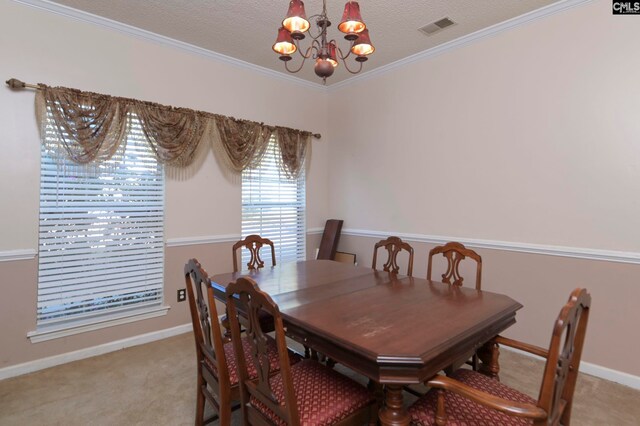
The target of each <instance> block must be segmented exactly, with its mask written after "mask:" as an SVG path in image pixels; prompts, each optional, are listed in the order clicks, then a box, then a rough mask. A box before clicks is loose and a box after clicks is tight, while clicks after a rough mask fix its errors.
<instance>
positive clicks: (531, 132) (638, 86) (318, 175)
mask: <svg viewBox="0 0 640 426" xmlns="http://www.w3.org/2000/svg"><path fill="white" fill-rule="evenodd" d="M610 7H611V6H610V2H607V1H605V0H597V1H593V2H591V3H588V4H586V5H583V6H580V7H576V8H574V9H571V10H568V11H565V12H561V13H558V14H555V15H553V16H550V17H547V18H544V19H541V20H538V21H535V22H532V23H529V24H526V25H523V26H520V27H517V28H515V29H512V30H509V31H505V32H503V33H500V34H497V35H494V36H492V37H489V38H485V39H482V40H479V41H476V42H474V43H472V44H469V45H467V46H464V47H461V48H458V49H455V50H451V51H448V52H445V53H443V54H441V55H439V56H436V57H432V58H427V59H424V60H422V61H417V62H414V63H412V64H410V65H407V66H405V67H402V68H397V69H396V70H394V71H392V72H389V73H386V74H382V75H379V76H375V77H372V78H369V79H363V80H360V81H358V82H355V83H353V84H352V85H348V86H344V87H341V88H340V89H339V90H332V91H329V93H328V94H325V93H323V92H320V91H316V90H313V89H309V88H306V87H303V86H298V85H295V84H291V83H287V82H283V81H281V80H278V79H273V78H271V77H268V76H263V75H261V74H259V73H255V72H252V71H249V70H245V69H242V68H237V67H233V66H230V65H227V64H223V63H220V62H217V61H214V60H211V59H208V58H205V57H201V56H198V55H195V54H189V53H185V52H183V51H180V50H177V49H174V48H170V47H166V46H163V45H160V44H155V43H151V42H148V41H144V40H141V39H137V38H134V37H130V36H126V35H122V34H119V33H117V32H114V31H111V30H107V29H102V28H99V27H96V26H92V25H88V24H84V23H80V22H76V21H73V20H69V19H67V18H63V17H59V16H56V15H53V14H49V13H46V12H41V11H38V10H35V9H31V8H28V7H25V6H21V5H18V4H16V3H13V2H10V1H8V0H1V1H0V51H1V52H3V58H5V59H3V60H2V61H0V75H2V76H3V77H4V78H9V77H14V76H15V77H18V78H21V79H23V80H25V81H29V82H44V83H48V84H54V85H55V84H59V85H66V86H71V87H78V88H82V89H87V90H93V91H98V92H104V93H110V94H114V95H121V96H129V97H135V98H140V99H147V100H152V101H157V102H162V103H167V104H173V105H181V106H188V107H192V108H197V109H203V110H207V111H211V112H217V113H221V114H227V115H232V116H236V117H240V118H247V119H253V120H259V121H265V122H267V123H271V124H280V125H288V126H292V127H298V128H303V129H309V130H313V131H319V132H322V133H323V139H322V141H316V142H314V144H313V156H312V161H311V169H310V171H309V175H308V182H307V185H308V187H307V188H308V197H307V204H308V219H307V226H308V227H309V228H316V227H320V226H322V225H323V223H324V220H325V219H326V218H328V217H337V218H342V219H344V220H345V228H346V229H365V230H373V231H383V232H390V233H410V234H428V235H443V236H451V237H453V238H462V239H486V240H497V241H506V242H513V243H533V244H542V245H548V246H551V247H553V246H556V245H560V246H569V247H577V248H586V249H594V250H619V251H626V252H632V253H637V252H640V249H639V244H640V243H639V241H640V238H639V237H640V227H638V226H637V218H638V217H640V215H639V213H640V203H638V202H637V199H638V197H637V196H636V194H638V193H640V191H638V190H639V189H640V144H639V143H638V135H640V120H638V118H637V112H638V111H640V80H638V79H637V75H640V56H638V55H637V54H634V53H635V52H634V50H633V43H632V41H633V40H637V39H638V38H639V36H640V26H638V25H637V23H636V21H635V20H634V19H633V17H613V16H611V12H610ZM176 82H181V83H180V84H176ZM292 97H296V99H300V100H302V102H301V103H300V105H299V106H297V107H296V108H290V107H287V104H286V100H287V99H290V98H292ZM279 100H281V101H280V102H278V101H279ZM32 104H33V93H31V92H28V91H25V92H16V93H12V92H10V91H8V90H6V89H1V88H0V129H2V130H1V133H2V144H1V146H2V149H3V155H2V156H0V194H2V196H3V199H4V200H10V204H8V203H6V202H5V204H4V205H3V208H2V209H1V210H0V229H1V233H2V234H1V238H0V251H3V250H16V249H35V248H37V220H38V219H37V210H38V178H39V173H38V168H39V158H40V155H39V141H38V137H37V132H36V128H35V120H34V118H33V105H32ZM329 107H330V108H329ZM329 123H331V126H329ZM200 160H201V161H200V162H199V163H198V165H197V166H196V167H195V168H194V169H192V170H189V171H188V172H185V173H182V174H181V175H180V176H173V177H172V178H169V179H168V181H167V207H166V236H167V238H184V237H199V236H209V235H227V234H238V233H239V232H240V220H239V212H240V190H239V184H238V182H237V181H234V180H233V179H230V178H229V177H228V176H226V175H225V174H224V172H223V170H222V169H221V168H220V167H219V166H218V165H217V163H216V160H215V159H214V158H213V155H212V154H211V152H210V151H208V150H207V151H206V152H204V153H203V155H202V157H201V158H200ZM328 188H331V190H330V191H329V190H328ZM196 193H197V194H199V195H201V197H200V201H201V204H200V208H198V209H189V203H188V200H189V199H190V198H191V197H192V196H193V195H194V194H196ZM7 206H8V207H7ZM318 241H319V235H313V236H311V237H310V239H309V241H308V251H309V254H312V251H313V249H314V248H315V246H316V245H317V242H318ZM373 241H374V239H372V238H365V237H356V236H350V235H343V237H342V239H341V244H340V248H341V249H342V250H345V251H353V252H356V253H357V254H358V261H359V263H360V264H361V265H368V264H369V263H370V261H371V248H372V244H373ZM412 244H413V245H414V246H415V247H416V262H415V275H418V276H422V275H424V269H425V267H426V253H427V250H428V248H430V246H429V245H427V244H423V243H416V242H412ZM228 252H229V247H228V244H227V243H223V244H217V245H195V246H188V247H169V248H167V251H166V258H167V260H166V294H167V300H168V302H169V304H171V305H172V308H171V310H170V311H169V314H168V315H167V316H166V317H162V318H156V319H151V320H145V321H141V322H138V323H135V324H127V325H123V326H118V327H114V328H110V329H106V330H101V331H97V332H92V333H84V334H80V335H76V336H71V337H68V338H64V339H58V340H54V341H49V342H43V343H39V344H31V343H29V341H28V340H27V339H26V333H27V332H28V331H31V330H33V329H34V328H35V301H36V286H37V282H36V274H37V261H36V260H26V261H15V262H0V286H2V292H3V293H2V295H3V297H2V298H0V342H1V345H0V347H1V349H0V368H2V367H5V366H8V365H13V364H17V363H20V362H25V361H29V360H33V359H38V358H42V357H46V356H51V355H55V354H59V353H63V352H68V351H72V350H76V349H80V348H83V347H90V346H93V345H98V344H100V343H104V342H108V341H113V340H117V339H122V338H126V337H130V336H134V335H137V334H142V333H146V332H150V331H154V330H160V329H163V328H168V327H172V326H174V325H179V324H184V323H186V322H188V316H187V308H186V305H184V304H179V305H178V304H176V303H173V300H174V297H175V296H174V295H175V290H176V289H177V288H178V287H179V286H181V281H182V277H181V274H180V270H181V269H182V265H183V263H184V261H185V260H186V259H187V258H188V257H193V256H195V257H198V258H200V260H201V261H202V263H203V264H204V265H205V267H206V268H207V269H208V270H209V272H211V273H216V272H221V271H222V270H224V271H226V270H228V269H230V259H229V258H228V256H229V253H228ZM479 252H480V253H481V254H482V256H483V258H484V277H483V279H484V282H483V287H484V288H486V289H487V290H490V291H498V292H503V293H506V294H508V295H510V296H511V297H513V298H514V299H516V300H518V301H520V302H521V303H522V304H523V305H524V306H525V307H524V308H523V310H522V311H520V312H519V314H518V324H517V325H516V326H514V327H513V328H511V329H510V330H509V331H508V333H507V334H508V335H510V336H512V337H516V338H522V339H524V340H527V341H530V342H532V343H537V344H540V345H545V344H546V342H547V339H548V336H549V332H550V328H551V324H552V321H553V318H554V317H555V316H556V315H557V312H558V309H559V307H560V305H561V304H562V303H563V302H564V301H565V300H566V298H567V296H568V293H569V291H570V290H571V289H572V288H574V287H576V286H586V287H588V288H589V289H590V291H591V293H592V294H593V297H594V309H593V313H592V320H591V323H590V329H589V332H588V336H587V346H586V352H585V360H586V361H589V362H592V363H595V364H598V365H601V366H604V367H609V368H612V369H614V370H619V371H622V372H627V373H630V374H635V375H640V370H638V366H637V364H636V363H634V362H633V359H632V354H635V353H638V352H639V351H640V346H639V345H640V343H638V340H637V339H634V338H633V337H634V336H635V335H636V334H637V333H636V332H635V327H636V325H637V324H638V323H639V319H640V318H639V316H638V314H637V313H636V310H635V309H634V308H633V307H632V303H634V302H635V301H636V300H637V299H638V298H640V288H638V286H637V282H638V281H639V279H640V266H638V265H634V264H623V263H611V262H602V261H588V260H580V259H569V258H564V257H554V256H542V255H533V254H525V253H514V252H509V251H498V250H487V249H483V250H482V249H481V250H479Z"/></svg>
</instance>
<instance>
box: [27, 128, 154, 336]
mask: <svg viewBox="0 0 640 426" xmlns="http://www.w3.org/2000/svg"><path fill="white" fill-rule="evenodd" d="M45 131H46V135H47V137H50V138H55V137H56V136H55V132H53V131H52V127H51V125H48V126H47V127H46V128H45ZM66 161H68V160H66ZM60 162H61V160H59V159H57V160H55V161H54V159H52V158H51V156H50V155H49V154H48V153H47V151H46V150H45V149H43V150H42V162H41V182H40V197H41V198H40V231H39V268H38V306H37V321H38V328H41V327H47V326H51V325H56V324H59V323H62V322H69V321H71V323H74V322H73V321H75V320H77V321H81V320H87V321H91V320H92V318H93V317H97V319H100V318H104V316H105V315H114V314H118V313H123V314H124V313H127V312H129V311H131V310H134V309H138V308H142V307H151V306H160V305H161V303H162V287H163V271H164V250H163V242H164V232H163V227H164V173H163V168H162V166H161V165H160V164H158V162H157V161H156V159H155V157H154V155H153V152H152V151H151V148H150V147H149V146H148V144H147V143H146V140H145V138H144V136H143V133H142V129H141V127H140V123H139V122H138V121H137V119H136V118H135V117H132V122H131V128H130V130H129V132H128V139H127V145H126V150H125V152H124V157H123V159H122V161H121V162H119V163H115V162H111V163H107V164H102V165H100V166H97V170H96V171H92V172H87V171H84V170H83V169H82V168H81V167H77V166H74V165H73V164H72V163H71V162H67V163H62V164H60Z"/></svg>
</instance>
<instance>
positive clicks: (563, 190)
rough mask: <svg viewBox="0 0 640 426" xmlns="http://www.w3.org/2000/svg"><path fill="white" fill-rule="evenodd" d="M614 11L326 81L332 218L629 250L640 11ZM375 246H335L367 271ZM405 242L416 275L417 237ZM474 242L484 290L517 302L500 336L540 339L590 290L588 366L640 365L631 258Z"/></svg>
mask: <svg viewBox="0 0 640 426" xmlns="http://www.w3.org/2000/svg"><path fill="white" fill-rule="evenodd" d="M620 18H621V17H619V16H612V15H611V2H610V1H605V0H601V1H593V2H590V3H586V4H584V5H582V6H579V7H575V8H573V9H570V10H567V11H564V12H561V13H557V14H555V15H552V16H548V17H546V18H544V19H540V20H537V21H535V22H531V23H528V24H526V25H522V26H519V27H517V28H514V29H511V30H508V31H504V32H502V33H499V34H497V35H494V36H492V37H488V38H484V39H482V40H479V41H476V42H473V43H471V44H468V45H466V46H463V47H460V48H456V49H454V50H449V51H447V52H445V53H442V54H440V55H438V56H435V57H431V58H427V59H424V60H421V61H418V62H414V63H412V64H410V65H407V66H404V67H400V68H397V69H395V70H393V71H390V72H388V73H385V74H381V75H378V76H375V77H372V78H368V79H362V80H361V81H359V82H357V83H355V84H351V85H348V86H345V87H341V88H340V89H339V90H333V91H330V102H331V108H330V110H329V120H330V123H331V128H330V132H331V135H330V136H331V148H330V158H331V159H332V173H331V175H330V187H331V191H330V206H331V211H330V213H331V216H332V217H337V218H341V219H344V220H345V224H344V226H345V228H346V229H347V230H349V229H357V230H370V231H380V232H388V233H406V234H418V235H432V236H449V237H451V238H454V239H484V240H494V241H503V242H507V243H516V244H517V243H529V244H541V245H548V246H552V247H551V248H552V249H553V246H568V247H576V248H582V249H594V250H618V251H626V252H632V253H638V252H640V226H638V223H639V222H638V218H640V202H638V200H639V199H640V198H639V196H638V194H640V119H639V118H638V112H639V111H640V79H639V78H638V76H639V75H640V55H638V54H637V53H636V52H635V51H634V49H633V47H632V44H631V43H632V42H631V41H632V40H638V39H640V25H639V23H640V21H638V20H637V19H620ZM622 18H626V17H622ZM418 239H420V238H418ZM373 241H374V240H373V239H371V238H364V237H355V236H351V237H350V236H343V237H342V239H341V243H340V249H341V250H345V251H355V252H356V253H357V254H358V260H359V262H360V264H365V265H369V264H370V261H371V250H372V247H373ZM412 244H414V245H416V249H417V251H418V253H417V256H416V261H415V265H416V266H415V270H416V275H419V276H424V270H425V268H426V253H427V248H428V247H427V246H426V245H425V244H419V243H412ZM479 251H480V252H481V254H482V255H483V257H484V262H485V265H484V285H483V287H485V288H487V289H489V290H495V291H499V292H504V293H506V294H508V295H510V296H512V297H513V298H514V299H516V300H518V301H519V302H521V303H522V304H523V305H524V306H525V308H524V309H523V310H522V311H521V312H520V313H519V314H518V324H517V325H516V326H515V327H513V329H512V330H509V332H508V334H509V335H511V336H514V337H517V338H522V339H524V340H529V341H532V343H537V344H541V345H547V344H548V338H549V335H550V334H549V333H550V330H551V324H552V321H553V319H554V318H555V317H556V316H557V314H558V312H559V308H560V306H561V305H562V304H563V303H564V302H565V301H566V299H567V297H568V295H569V292H570V290H571V289H573V288H574V287H577V286H585V287H587V288H589V290H590V291H591V293H592V294H593V316H592V320H591V323H590V329H589V331H588V335H587V342H586V352H585V360H586V361H588V362H592V363H595V364H598V365H601V366H605V367H609V368H611V369H614V370H619V371H623V372H627V373H630V374H635V375H640V369H639V367H638V364H637V362H635V359H634V354H637V353H638V352H640V342H639V341H638V339H636V338H635V336H636V335H637V334H638V333H637V326H638V325H639V324H640V315H639V314H638V310H637V309H636V307H635V302H636V301H637V300H640V286H639V283H640V265H637V264H617V263H608V262H602V261H588V260H576V259H569V258H564V257H552V256H541V255H533V254H524V253H520V254H518V253H513V252H505V251H496V250H479ZM443 320H446V319H443Z"/></svg>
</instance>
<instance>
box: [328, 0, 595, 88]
mask: <svg viewBox="0 0 640 426" xmlns="http://www.w3.org/2000/svg"><path fill="white" fill-rule="evenodd" d="M591 1H593V0H561V1H559V2H557V3H553V4H550V5H548V6H544V7H541V8H540V9H536V10H532V11H531V12H527V13H525V14H523V15H520V16H516V17H515V18H511V19H508V20H506V21H503V22H500V23H497V24H495V25H492V26H490V27H487V28H483V29H481V30H478V31H476V32H474V33H471V34H467V35H464V36H462V37H459V38H457V39H455V40H451V41H448V42H446V43H442V44H439V45H437V46H435V47H432V48H431V49H427V50H423V51H422V52H418V53H416V54H414V55H411V56H407V57H406V58H403V59H400V60H397V61H395V62H391V63H390V64H387V65H383V66H381V67H378V68H374V69H372V70H371V71H366V72H363V73H360V74H358V75H355V76H353V77H350V78H349V79H347V80H343V81H340V82H338V83H334V84H331V85H330V86H327V91H328V92H334V91H336V90H340V89H344V88H345V87H347V86H350V85H352V84H354V83H357V82H361V81H365V80H368V79H370V78H373V77H378V76H380V75H383V74H386V73H388V72H391V71H393V70H396V69H398V68H402V67H405V66H407V65H409V64H412V63H414V62H417V61H422V60H424V59H427V58H431V57H434V56H437V55H439V54H441V53H444V52H447V51H449V50H453V49H457V48H459V47H462V46H466V45H467V44H470V43H473V42H475V41H477V40H480V39H483V38H486V37H490V36H493V35H495V34H498V33H501V32H503V31H507V30H510V29H512V28H515V27H519V26H521V25H525V24H528V23H529V22H532V21H535V20H537V19H540V18H544V17H547V16H550V15H553V14H556V13H558V12H562V11H565V10H567V9H571V8H573V7H576V6H580V5H583V4H586V3H589V2H591Z"/></svg>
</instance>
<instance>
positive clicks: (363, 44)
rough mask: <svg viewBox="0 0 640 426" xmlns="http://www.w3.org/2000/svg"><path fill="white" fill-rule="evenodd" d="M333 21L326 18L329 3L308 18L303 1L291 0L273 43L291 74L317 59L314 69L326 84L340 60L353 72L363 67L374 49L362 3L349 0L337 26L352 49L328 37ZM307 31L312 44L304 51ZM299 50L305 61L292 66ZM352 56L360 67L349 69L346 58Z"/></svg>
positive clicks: (348, 69)
mask: <svg viewBox="0 0 640 426" xmlns="http://www.w3.org/2000/svg"><path fill="white" fill-rule="evenodd" d="M314 19H315V24H316V26H317V29H315V30H313V31H312V28H311V24H310V23H309V21H312V20H314ZM330 25H331V22H330V21H329V19H328V18H327V2H326V0H323V1H322V13H320V14H318V15H312V16H310V17H309V19H307V17H306V13H305V11H304V3H303V2H302V1H301V0H291V2H289V11H288V12H287V16H286V17H285V18H284V20H283V21H282V26H281V27H280V29H279V30H278V38H277V39H276V42H275V44H274V45H273V50H274V51H275V52H276V53H278V54H280V60H281V61H283V62H284V66H285V68H286V70H287V71H289V72H290V73H296V72H298V71H300V70H301V69H302V67H303V66H304V63H305V61H306V60H307V59H309V58H312V59H315V62H316V63H315V65H314V71H315V72H316V75H317V76H318V77H320V78H322V81H323V83H324V84H326V82H327V77H331V75H332V74H333V71H334V69H335V68H336V67H337V66H338V59H340V60H341V61H342V62H343V63H344V67H345V68H346V69H347V71H349V72H350V73H351V74H357V73H359V72H360V71H361V70H362V64H363V63H364V62H365V61H366V60H367V59H368V58H367V56H368V55H370V54H372V53H373V51H374V50H375V48H374V47H373V45H372V44H371V40H370V39H369V30H368V29H367V26H366V25H365V23H364V22H363V21H362V17H361V16H360V5H359V4H358V2H357V1H348V2H347V4H345V5H344V13H343V14H342V20H341V21H340V24H338V29H339V30H340V31H341V32H343V33H344V34H345V36H344V38H345V39H346V40H347V41H349V42H350V46H349V51H348V52H347V54H346V55H345V54H343V52H342V50H341V49H340V48H339V47H338V44H337V43H336V41H335V40H330V41H328V40H327V28H329V26H330ZM305 33H307V34H308V35H309V37H310V38H311V45H310V46H309V47H307V49H306V50H305V51H304V53H303V52H302V49H301V47H300V44H299V43H300V41H301V40H303V39H304V38H305ZM295 52H298V53H299V54H300V55H301V56H302V63H301V64H300V66H299V67H298V68H294V69H292V68H289V61H291V59H292V57H291V55H292V54H294V53H295ZM351 55H353V56H354V57H355V58H354V59H355V61H356V62H357V63H358V64H359V66H358V67H357V68H355V69H351V68H349V65H348V62H347V58H349V56H351Z"/></svg>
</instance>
